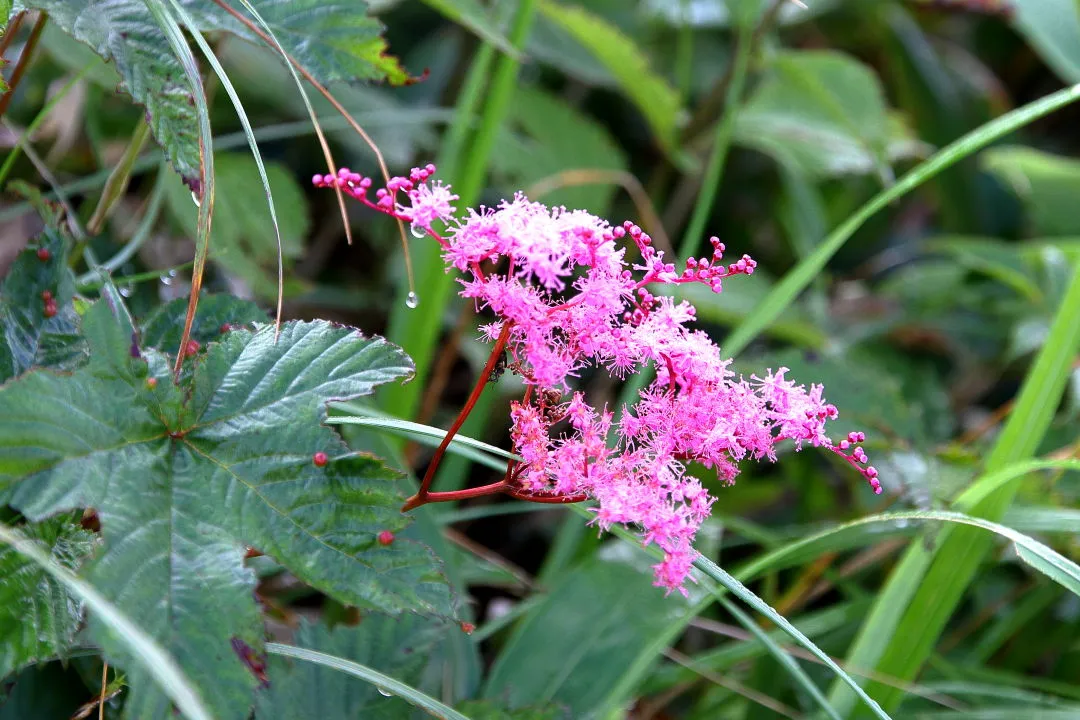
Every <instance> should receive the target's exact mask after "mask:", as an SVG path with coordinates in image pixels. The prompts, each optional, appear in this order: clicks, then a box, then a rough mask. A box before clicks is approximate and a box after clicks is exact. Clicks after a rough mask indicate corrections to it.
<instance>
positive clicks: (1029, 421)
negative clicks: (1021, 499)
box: [830, 86, 1080, 708]
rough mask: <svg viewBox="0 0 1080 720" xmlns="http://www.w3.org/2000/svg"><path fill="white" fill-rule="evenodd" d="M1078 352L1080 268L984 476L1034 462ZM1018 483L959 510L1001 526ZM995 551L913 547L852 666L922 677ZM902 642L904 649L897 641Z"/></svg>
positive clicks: (859, 641)
mask: <svg viewBox="0 0 1080 720" xmlns="http://www.w3.org/2000/svg"><path fill="white" fill-rule="evenodd" d="M1078 87H1080V86H1078ZM1078 350H1080V265H1076V266H1075V267H1074V269H1073V274H1072V280H1071V281H1070V284H1069V288H1068V290H1067V291H1066V293H1065V296H1064V299H1063V300H1062V303H1061V307H1060V308H1059V310H1058V312H1057V315H1056V316H1055V318H1054V321H1053V324H1052V325H1051V328H1050V332H1049V334H1048V336H1047V339H1046V343H1045V344H1044V345H1043V347H1042V349H1041V350H1040V351H1039V354H1038V356H1037V357H1036V359H1035V362H1034V363H1033V365H1032V366H1031V369H1030V370H1029V371H1028V374H1027V377H1026V378H1025V380H1024V384H1023V386H1022V387H1021V389H1020V394H1019V396H1018V399H1017V401H1016V405H1015V407H1014V410H1013V412H1012V414H1011V416H1010V417H1009V420H1008V423H1007V424H1006V425H1005V428H1004V429H1003V430H1002V432H1001V435H1000V436H999V437H998V440H997V442H996V444H995V446H994V448H993V450H992V451H991V453H990V455H989V457H988V458H987V461H986V471H987V472H988V473H996V472H999V471H1002V470H1004V469H1005V468H1007V467H1008V466H1009V465H1011V464H1013V463H1016V462H1018V461H1021V460H1024V459H1026V458H1029V457H1030V456H1031V455H1032V454H1033V453H1034V452H1035V450H1036V449H1037V447H1038V445H1039V443H1040V442H1041V441H1042V438H1043V436H1044V435H1045V433H1046V430H1047V429H1048V428H1049V426H1050V422H1051V420H1052V419H1053V415H1054V412H1055V410H1056V409H1057V406H1058V402H1059V401H1060V399H1061V396H1062V393H1063V392H1064V389H1065V385H1066V382H1067V380H1068V377H1069V373H1070V371H1071V368H1072V362H1073V358H1075V356H1076V353H1077V351H1078ZM1017 487H1018V480H1017V479H1014V480H1013V481H1011V482H1009V481H1002V482H1001V483H1000V484H997V485H996V487H994V488H993V489H992V490H989V491H987V490H980V491H979V492H978V496H977V497H976V499H975V500H974V501H973V500H972V497H975V496H976V493H975V492H972V494H971V495H968V497H967V498H964V497H963V496H961V499H959V500H958V501H957V503H955V505H956V506H958V507H962V508H963V509H965V510H966V511H967V512H969V513H970V514H971V515H976V516H978V517H981V518H986V519H987V520H990V521H997V520H1000V519H1001V517H1002V516H1003V515H1004V514H1005V511H1006V510H1007V509H1008V507H1009V505H1010V504H1011V503H1012V500H1013V497H1014V496H1015V494H1016V491H1017ZM990 547H991V539H990V538H989V537H987V536H986V535H984V534H982V533H979V532H977V531H976V530H974V529H969V528H955V529H952V530H950V531H947V532H946V533H943V534H942V536H941V537H939V539H938V542H937V546H936V548H935V549H930V550H928V549H927V548H926V547H925V546H924V544H923V543H922V542H915V543H912V544H911V545H910V546H909V547H908V550H907V552H906V553H905V554H904V557H903V559H902V561H901V564H900V565H899V566H898V567H897V569H896V570H894V571H893V573H892V575H891V576H890V578H889V581H888V583H887V584H886V586H885V588H884V590H883V591H882V593H881V594H880V595H879V596H878V598H877V601H876V602H875V606H874V610H873V611H872V612H871V615H870V617H869V618H868V619H867V621H866V622H865V623H864V624H863V626H862V628H860V631H859V635H858V636H857V638H856V641H855V643H854V645H853V646H852V649H851V650H850V651H849V655H848V664H849V665H851V666H853V667H861V668H869V667H876V668H877V670H878V671H879V672H881V673H885V674H887V675H890V676H892V677H896V678H899V679H901V680H904V681H910V680H911V679H912V678H914V677H915V676H916V674H918V672H919V670H920V669H921V668H922V666H923V664H924V663H925V662H926V660H927V659H928V658H929V657H930V654H931V652H932V650H933V647H934V644H935V642H936V641H937V638H938V636H939V635H940V634H941V632H942V630H943V629H944V627H945V624H946V623H947V622H948V619H949V618H950V617H951V616H952V614H953V612H954V611H955V610H956V608H957V606H958V605H959V603H960V600H961V599H962V597H963V595H964V591H965V590H966V589H967V586H968V585H969V584H970V582H971V580H972V578H973V577H974V576H975V573H976V572H977V570H978V567H979V564H980V563H981V562H982V560H983V559H984V558H985V557H986V554H987V553H988V552H989V550H990ZM897 637H902V638H904V639H903V642H894V641H893V638H897ZM871 687H872V688H874V690H875V692H878V690H880V694H879V695H878V697H881V698H882V702H883V704H884V705H885V706H886V707H894V706H895V705H896V704H897V703H899V701H900V693H899V692H898V691H897V690H895V689H894V688H887V687H884V686H881V685H874V686H871ZM830 699H831V700H832V701H833V704H834V705H837V706H838V707H844V705H847V706H848V707H849V708H850V707H851V699H850V697H849V696H848V694H847V692H846V691H845V690H844V689H843V688H840V687H834V688H833V689H832V692H831V694H830Z"/></svg>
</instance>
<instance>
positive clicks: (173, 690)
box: [0, 524, 211, 720]
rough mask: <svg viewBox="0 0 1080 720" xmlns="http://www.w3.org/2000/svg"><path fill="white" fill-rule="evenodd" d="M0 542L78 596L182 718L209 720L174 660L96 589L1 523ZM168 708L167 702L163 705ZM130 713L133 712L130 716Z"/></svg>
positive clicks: (189, 683)
mask: <svg viewBox="0 0 1080 720" xmlns="http://www.w3.org/2000/svg"><path fill="white" fill-rule="evenodd" d="M0 542H3V543H4V544H6V545H10V546H11V547H12V549H14V550H15V551H16V552H18V553H19V554H20V555H22V556H24V557H26V558H28V559H29V560H31V561H32V562H33V563H34V564H36V565H37V566H38V567H40V568H42V569H43V570H44V571H45V572H47V573H48V574H49V575H51V576H52V577H53V578H54V579H56V580H57V581H58V582H60V583H61V584H63V585H64V586H65V587H66V588H67V590H68V591H69V592H70V593H71V595H72V596H74V597H77V598H79V599H80V600H81V601H82V602H83V604H85V605H86V608H87V610H88V611H89V612H90V613H91V614H92V617H93V618H95V619H96V620H97V621H98V622H100V623H101V624H102V625H103V626H104V627H107V628H109V630H110V631H111V632H113V633H115V634H114V635H113V636H112V637H113V638H115V640H116V641H117V642H118V643H119V647H122V648H124V649H125V650H127V651H129V652H130V653H131V655H132V657H134V658H137V659H138V662H139V663H140V667H142V668H144V669H145V671H146V673H147V674H148V675H149V676H150V677H151V678H152V679H153V680H154V682H156V683H157V684H158V685H159V686H160V687H161V690H162V691H163V692H164V693H165V695H166V696H167V697H168V699H169V701H171V703H172V705H175V708H176V709H177V710H179V711H180V712H181V713H183V714H184V716H185V717H187V718H189V719H190V720H210V718H211V715H210V713H209V712H207V710H206V708H205V706H204V705H203V701H202V699H201V698H200V697H199V693H198V692H197V691H196V690H195V688H194V687H192V685H191V682H190V681H189V680H188V679H187V678H186V677H185V676H184V673H183V672H182V671H181V670H180V668H179V667H177V664H176V661H175V660H174V659H173V658H172V657H171V656H170V655H169V654H168V653H166V652H165V651H164V650H162V649H161V646H160V645H158V644H157V643H156V642H154V640H153V638H151V637H149V636H148V635H147V634H146V633H145V632H144V631H143V630H142V629H141V628H140V627H139V626H137V625H136V624H135V623H133V622H132V621H131V619H130V618H129V617H128V616H127V615H125V614H124V613H123V612H121V611H120V610H119V609H117V607H116V606H115V605H113V604H112V603H111V602H109V601H108V600H107V599H106V598H105V597H104V596H103V595H102V594H101V593H100V592H99V591H98V590H97V589H95V588H94V587H93V586H92V585H90V584H89V583H87V582H84V581H83V580H80V579H79V578H78V577H76V576H75V575H74V574H73V573H72V572H71V571H70V570H68V569H67V568H66V567H64V566H63V565H61V564H60V563H58V562H57V561H56V560H55V559H54V558H52V557H51V556H49V555H47V554H45V552H43V551H42V549H41V547H40V546H39V545H38V544H37V543H35V542H34V541H32V540H30V539H28V538H26V537H25V536H23V534H22V533H20V532H18V531H16V530H13V529H12V528H10V527H8V526H7V525H3V524H0ZM168 707H169V705H166V706H165V708H168ZM133 716H135V713H131V714H130V715H129V717H133Z"/></svg>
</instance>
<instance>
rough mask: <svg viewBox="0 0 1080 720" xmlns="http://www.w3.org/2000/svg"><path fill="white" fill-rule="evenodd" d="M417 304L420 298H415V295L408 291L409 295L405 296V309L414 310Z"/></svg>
mask: <svg viewBox="0 0 1080 720" xmlns="http://www.w3.org/2000/svg"><path fill="white" fill-rule="evenodd" d="M419 304H420V298H419V297H417V295H416V293H414V292H413V291H412V290H410V291H409V294H408V295H406V296H405V307H407V308H409V309H410V310H415V309H416V306H417V305H419Z"/></svg>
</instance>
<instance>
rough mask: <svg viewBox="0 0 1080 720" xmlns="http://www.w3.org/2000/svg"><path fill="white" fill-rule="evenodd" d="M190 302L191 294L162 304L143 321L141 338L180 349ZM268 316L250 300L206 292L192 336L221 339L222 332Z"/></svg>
mask: <svg viewBox="0 0 1080 720" xmlns="http://www.w3.org/2000/svg"><path fill="white" fill-rule="evenodd" d="M187 306H188V301H187V298H177V299H176V300H172V301H170V302H167V303H165V304H164V305H161V306H159V307H158V308H157V309H155V310H154V312H153V313H151V314H150V316H149V317H147V318H146V320H145V321H143V323H142V329H141V330H140V332H139V342H140V343H142V345H143V346H144V347H148V348H154V349H156V350H161V351H162V352H166V353H170V354H172V355H175V354H176V353H177V352H178V351H179V349H180V336H181V335H182V334H183V330H184V318H185V316H186V315H187ZM267 319H268V314H267V312H266V311H265V310H263V309H262V308H260V307H259V306H258V305H256V304H255V303H253V302H251V301H250V300H244V299H243V298H238V297H234V296H232V295H223V294H213V295H204V296H203V297H202V298H201V299H200V300H199V312H198V314H196V315H195V321H194V322H193V323H192V325H191V339H192V340H195V341H196V342H198V343H201V344H203V345H205V344H206V343H208V342H211V341H213V340H218V339H219V338H220V336H221V335H222V333H225V332H231V331H232V330H236V329H239V328H241V327H244V326H248V325H253V324H254V323H260V322H266V321H267Z"/></svg>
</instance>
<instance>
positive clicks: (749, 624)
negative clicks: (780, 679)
mask: <svg viewBox="0 0 1080 720" xmlns="http://www.w3.org/2000/svg"><path fill="white" fill-rule="evenodd" d="M719 602H720V605H721V606H722V607H723V608H724V609H725V610H727V611H728V612H729V613H731V616H732V617H733V618H735V620H736V621H737V622H738V623H739V624H740V625H742V626H743V627H744V628H746V629H747V630H749V631H750V632H751V634H753V636H754V637H756V638H757V639H758V642H760V643H761V644H762V645H764V646H765V649H766V650H768V652H769V654H770V655H772V656H773V657H774V658H775V659H776V661H777V662H779V663H780V665H781V666H782V667H783V668H784V670H786V671H787V673H788V675H790V676H791V677H792V678H794V679H795V681H796V682H797V683H798V684H799V686H800V687H801V688H802V689H803V690H805V691H806V692H808V693H809V694H810V696H811V697H812V698H814V701H815V702H817V704H818V705H820V706H821V709H822V710H824V711H825V714H826V715H828V716H829V717H831V718H833V719H834V720H840V715H839V714H838V713H837V712H836V710H834V709H833V707H832V705H830V704H829V701H828V700H826V699H825V695H824V693H822V692H821V689H820V688H818V686H817V685H815V684H814V681H813V680H811V679H810V677H809V676H808V675H807V674H806V671H805V670H803V669H802V668H801V667H800V666H799V664H798V663H797V662H795V658H793V657H792V656H791V655H790V654H789V653H788V652H787V650H785V649H784V648H782V647H780V645H779V644H777V643H776V641H774V640H773V639H772V638H771V637H769V636H768V634H766V633H765V632H764V631H763V630H762V629H761V628H760V627H758V624H757V623H756V622H754V620H753V618H751V617H750V616H749V615H747V614H746V613H744V612H743V611H742V610H740V609H739V608H738V607H737V606H736V605H735V604H734V603H732V602H731V601H730V600H728V599H727V598H724V597H722V598H719Z"/></svg>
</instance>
